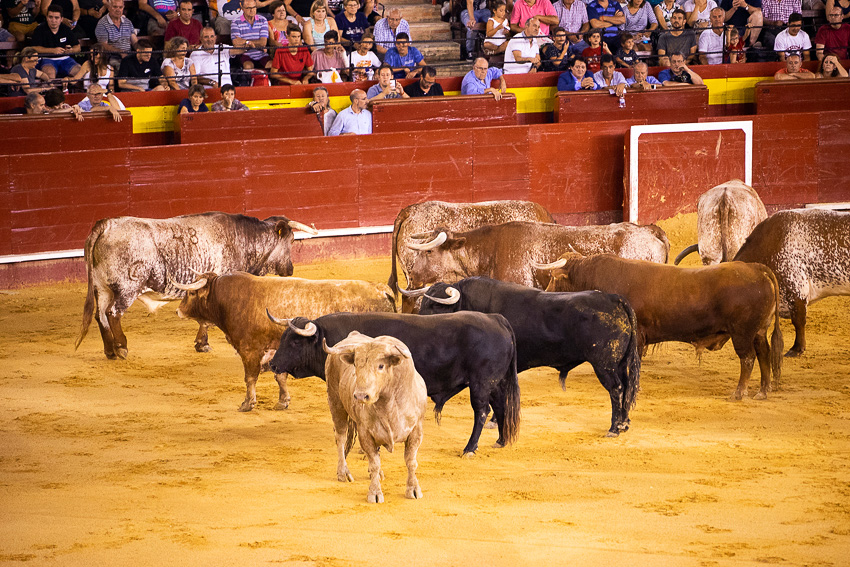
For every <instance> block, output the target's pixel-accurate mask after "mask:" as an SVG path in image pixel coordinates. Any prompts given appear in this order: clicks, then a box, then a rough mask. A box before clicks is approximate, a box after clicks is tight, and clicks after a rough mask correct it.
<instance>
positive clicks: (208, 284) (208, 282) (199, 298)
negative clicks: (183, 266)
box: [171, 270, 218, 320]
mask: <svg viewBox="0 0 850 567" xmlns="http://www.w3.org/2000/svg"><path fill="white" fill-rule="evenodd" d="M192 271H195V270H192ZM195 273H196V274H197V276H198V279H196V280H195V281H194V282H192V283H189V284H181V283H179V282H176V281H174V280H173V279H172V280H171V285H173V286H174V287H176V288H177V289H179V290H182V291H185V292H186V296H185V297H183V300H182V301H181V302H180V305H179V306H178V307H177V316H178V317H180V318H181V319H185V318H187V317H188V318H191V319H198V320H207V319H209V316H208V309H207V307H208V305H207V298H208V297H209V294H210V289H211V288H212V284H213V282H214V281H215V280H216V278H218V275H217V274H216V273H215V272H207V273H205V274H201V273H198V272H195Z"/></svg>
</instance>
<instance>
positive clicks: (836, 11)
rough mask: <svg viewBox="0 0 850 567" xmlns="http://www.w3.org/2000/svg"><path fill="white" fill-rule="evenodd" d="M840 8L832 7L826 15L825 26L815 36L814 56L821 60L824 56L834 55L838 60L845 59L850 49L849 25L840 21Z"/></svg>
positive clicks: (841, 16)
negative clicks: (849, 48)
mask: <svg viewBox="0 0 850 567" xmlns="http://www.w3.org/2000/svg"><path fill="white" fill-rule="evenodd" d="M842 18H843V15H842V11H841V6H833V7H832V9H831V10H829V11H827V13H826V24H825V25H823V26H821V27H820V28H819V29H818V33H817V34H816V35H815V55H817V58H818V59H823V58H824V56H825V55H835V56H836V57H837V58H838V59H847V55H848V47H850V24H845V23H843V21H842Z"/></svg>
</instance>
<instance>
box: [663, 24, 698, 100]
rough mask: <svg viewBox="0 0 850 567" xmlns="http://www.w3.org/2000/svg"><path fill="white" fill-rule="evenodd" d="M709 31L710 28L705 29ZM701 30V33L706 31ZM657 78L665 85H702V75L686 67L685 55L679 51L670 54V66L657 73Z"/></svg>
mask: <svg viewBox="0 0 850 567" xmlns="http://www.w3.org/2000/svg"><path fill="white" fill-rule="evenodd" d="M707 31H710V30H707ZM707 31H706V32H703V33H707ZM658 80H659V81H661V84H662V85H664V86H665V87H678V86H682V85H703V84H705V83H703V81H702V77H700V76H699V75H697V74H696V73H695V72H694V71H693V70H691V69H689V68H688V65H687V64H686V63H685V56H684V55H682V54H681V53H673V54H671V55H670V68H669V69H664V70H663V71H661V72H660V73H658Z"/></svg>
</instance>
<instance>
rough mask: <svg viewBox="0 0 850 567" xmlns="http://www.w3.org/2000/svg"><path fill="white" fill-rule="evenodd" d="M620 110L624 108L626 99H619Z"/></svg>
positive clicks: (622, 97)
mask: <svg viewBox="0 0 850 567" xmlns="http://www.w3.org/2000/svg"><path fill="white" fill-rule="evenodd" d="M620 108H626V97H624V96H621V97H620Z"/></svg>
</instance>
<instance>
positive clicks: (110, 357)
mask: <svg viewBox="0 0 850 567" xmlns="http://www.w3.org/2000/svg"><path fill="white" fill-rule="evenodd" d="M103 354H105V355H106V359H107V360H117V359H118V356H116V354H115V353H114V352H105V353H103Z"/></svg>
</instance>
